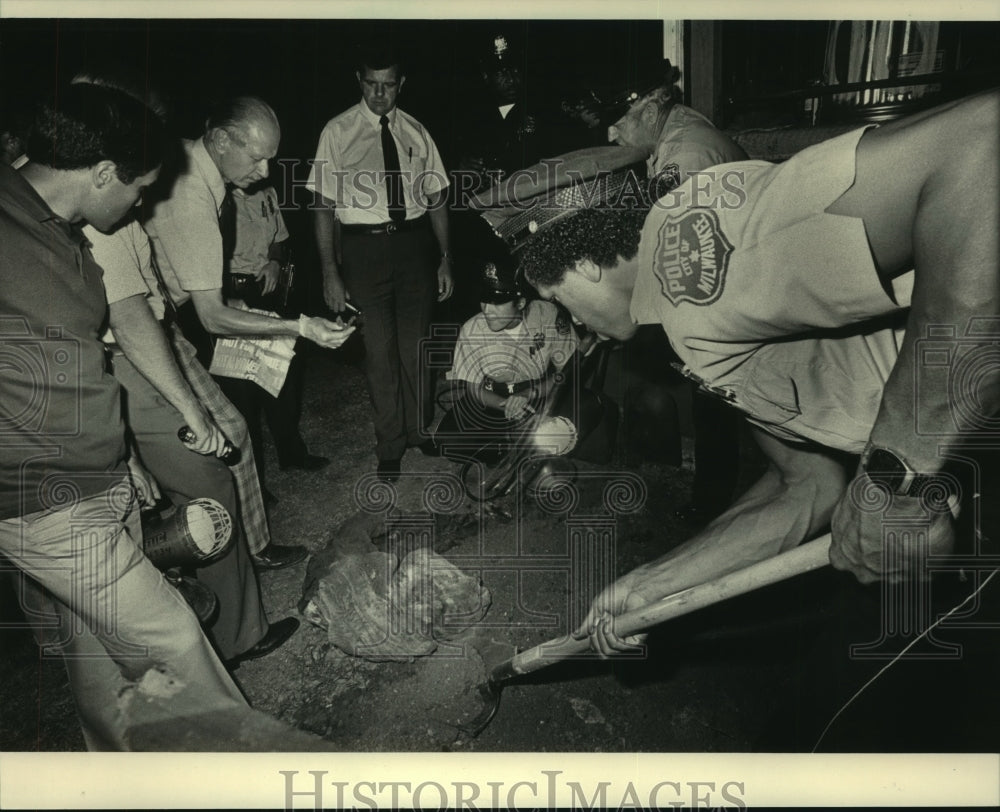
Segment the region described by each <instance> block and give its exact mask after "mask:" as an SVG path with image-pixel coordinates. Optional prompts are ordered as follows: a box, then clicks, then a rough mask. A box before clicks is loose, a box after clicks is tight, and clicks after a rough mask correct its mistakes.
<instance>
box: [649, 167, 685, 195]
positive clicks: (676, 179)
mask: <svg viewBox="0 0 1000 812" xmlns="http://www.w3.org/2000/svg"><path fill="white" fill-rule="evenodd" d="M680 185H681V168H680V167H679V166H678V165H677V164H667V165H666V166H665V167H663V169H661V170H660V171H659V172H657V173H656V176H655V177H654V178H653V179H652V181H651V183H650V194H651V197H652V198H653V200H659V199H660V198H661V197H663V196H664V195H665V194H667V192H672V191H673V190H674V189H676V188H677V187H678V186H680Z"/></svg>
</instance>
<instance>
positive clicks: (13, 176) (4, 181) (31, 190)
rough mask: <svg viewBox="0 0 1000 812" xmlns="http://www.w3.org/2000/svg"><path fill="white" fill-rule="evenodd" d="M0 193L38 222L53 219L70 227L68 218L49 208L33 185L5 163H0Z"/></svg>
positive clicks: (69, 228)
mask: <svg viewBox="0 0 1000 812" xmlns="http://www.w3.org/2000/svg"><path fill="white" fill-rule="evenodd" d="M0 195H2V197H4V198H6V199H8V200H10V201H11V202H12V203H14V204H15V205H17V206H18V207H20V208H21V209H23V210H24V211H26V212H27V213H28V214H29V215H31V216H32V217H33V218H35V219H36V220H37V221H38V222H39V223H44V222H46V221H48V220H53V221H55V222H56V223H60V224H63V225H65V227H66V228H67V230H72V229H71V224H70V222H69V221H68V220H65V219H63V218H62V217H60V216H59V215H58V214H56V213H55V212H54V211H52V209H51V208H50V206H49V204H48V203H46V202H45V199H44V198H43V197H42V196H41V195H40V194H38V192H36V191H35V187H34V186H32V185H31V184H30V183H28V181H26V180H25V179H24V176H23V175H21V173H20V172H17V171H15V170H14V169H12V168H11V167H10V166H8V165H6V164H0Z"/></svg>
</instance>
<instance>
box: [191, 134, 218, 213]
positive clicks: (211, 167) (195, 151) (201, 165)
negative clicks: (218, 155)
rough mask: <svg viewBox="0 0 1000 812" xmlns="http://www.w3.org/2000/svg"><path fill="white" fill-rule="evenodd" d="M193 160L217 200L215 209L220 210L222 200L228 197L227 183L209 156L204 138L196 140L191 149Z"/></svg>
mask: <svg viewBox="0 0 1000 812" xmlns="http://www.w3.org/2000/svg"><path fill="white" fill-rule="evenodd" d="M191 160H192V161H194V163H195V165H196V166H197V167H198V171H199V172H200V173H201V174H202V176H204V178H205V180H206V181H207V182H208V188H209V191H211V193H212V197H213V198H214V199H215V208H219V206H221V205H222V198H224V197H225V196H226V181H225V180H223V178H222V173H221V172H220V171H219V167H217V166H216V165H215V161H213V160H212V156H211V155H209V154H208V149H207V148H206V147H205V139H204V138H197V139H195V141H194V145H193V146H192V147H191Z"/></svg>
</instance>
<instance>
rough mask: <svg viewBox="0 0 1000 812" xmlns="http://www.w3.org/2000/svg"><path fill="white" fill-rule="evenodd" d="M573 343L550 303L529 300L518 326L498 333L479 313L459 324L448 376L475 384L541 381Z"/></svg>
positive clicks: (567, 356)
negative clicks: (486, 378)
mask: <svg viewBox="0 0 1000 812" xmlns="http://www.w3.org/2000/svg"><path fill="white" fill-rule="evenodd" d="M578 343H579V342H578V339H577V336H576V332H575V331H574V330H573V327H572V325H571V324H570V323H569V320H568V319H567V318H566V317H565V316H563V315H562V314H561V313H560V312H559V308H558V307H556V306H555V305H554V304H552V303H551V302H544V301H532V302H529V303H528V305H527V307H525V309H524V317H523V318H522V320H521V322H520V323H519V324H517V325H515V326H514V327H512V328H510V329H509V330H503V331H501V332H493V331H492V330H491V329H490V327H489V324H487V322H486V317H485V316H484V315H483V314H482V313H478V314H477V315H475V316H473V317H472V318H471V319H469V320H468V321H467V322H465V324H463V325H462V330H461V332H460V333H459V336H458V342H457V343H456V344H455V358H454V363H453V364H452V368H451V370H449V372H448V373H447V378H448V380H457V381H467V382H468V383H471V384H473V385H475V386H480V385H481V384H482V383H483V379H484V378H485V377H489V378H492V379H493V380H494V381H497V382H498V383H520V382H521V381H534V380H540V379H541V378H544V377H545V375H546V373H547V372H548V369H549V365H550V364H551V365H552V366H553V367H554V368H555V369H562V368H563V367H564V366H565V365H566V363H567V361H569V359H570V357H571V356H572V355H573V353H574V352H575V351H576V348H577V344H578Z"/></svg>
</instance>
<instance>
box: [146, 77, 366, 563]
mask: <svg viewBox="0 0 1000 812" xmlns="http://www.w3.org/2000/svg"><path fill="white" fill-rule="evenodd" d="M280 138H281V129H280V127H279V125H278V119H277V117H276V116H275V114H274V111H273V110H272V109H271V108H270V107H269V106H268V105H267V104H266V103H265V102H263V101H261V100H260V99H257V98H254V97H250V96H246V97H237V98H234V99H230V100H227V101H226V102H224V103H223V104H222V105H221V106H220V107H219V108H217V109H216V110H215V111H213V113H212V115H211V116H210V117H209V119H208V121H207V123H206V130H205V135H204V136H203V137H202V138H198V139H195V140H193V141H184V143H183V148H184V156H185V160H186V163H185V167H184V169H183V171H181V173H180V174H179V175H178V176H177V177H176V179H175V180H174V182H173V185H172V186H171V188H170V189H168V190H166V192H165V194H166V196H162V195H161V199H159V200H158V201H157V202H156V204H155V206H154V207H153V211H152V215H151V217H150V218H149V220H148V221H147V222H146V223H145V228H146V231H147V233H148V234H149V238H150V241H151V243H152V246H153V253H154V256H155V258H156V262H157V264H158V266H159V268H160V271H161V272H162V274H163V279H164V283H165V285H166V288H167V291H168V293H169V294H170V297H171V299H172V300H173V303H174V305H175V306H176V307H177V309H178V312H179V314H180V317H181V323H182V324H183V325H184V331H185V335H186V336H187V338H188V340H190V341H191V342H192V343H193V344H195V346H198V347H199V352H200V355H201V357H202V358H203V362H204V363H206V365H207V362H208V358H207V356H208V355H209V354H210V352H211V350H210V340H209V339H208V336H211V335H250V336H262V335H264V336H268V335H283V336H298V335H303V336H305V337H306V338H309V339H310V340H312V341H315V342H317V343H319V344H320V345H321V346H326V347H338V346H340V344H342V343H343V342H344V341H345V340H346V339H347V337H348V336H349V335H350V332H351V330H350V329H347V330H345V329H343V328H342V327H340V326H338V325H335V324H333V323H331V322H328V321H327V320H326V319H321V318H317V317H308V316H302V317H301V318H299V319H298V321H296V320H294V319H281V318H279V319H272V318H269V317H268V316H265V315H261V314H259V313H250V312H247V311H245V310H239V309H237V308H234V307H228V306H227V305H226V303H225V301H224V300H223V297H222V273H223V234H222V231H221V230H220V216H221V215H222V213H223V209H224V205H225V204H227V194H226V185H227V183H228V184H231V185H233V186H236V187H240V188H245V187H247V186H249V185H251V184H252V183H255V182H256V181H258V180H261V179H263V178H266V177H267V175H268V161H269V160H270V159H271V158H272V157H273V156H274V155H275V154H276V153H277V149H278V143H279V141H280ZM229 200H231V197H230V198H229ZM234 442H235V440H234ZM234 473H235V475H236V485H237V491H238V492H239V494H240V502H241V504H242V505H243V506H244V507H243V510H244V512H245V513H246V514H247V515H246V516H245V519H246V521H245V526H246V528H247V532H248V538H249V541H250V549H251V552H253V554H254V559H255V561H256V563H257V565H258V566H259V567H265V568H268V569H276V568H278V567H282V566H287V565H289V564H293V563H295V562H297V561H301V560H302V559H303V558H305V556H306V551H305V548H303V547H301V546H298V545H291V546H286V545H275V544H273V543H271V542H270V534H269V531H268V530H267V527H266V516H265V514H264V506H263V496H262V494H261V492H260V483H259V481H258V476H257V469H256V466H255V464H254V458H253V449H252V447H251V445H250V444H249V443H248V442H246V443H242V444H241V445H240V459H239V461H238V462H237V463H236V464H235V465H234Z"/></svg>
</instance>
